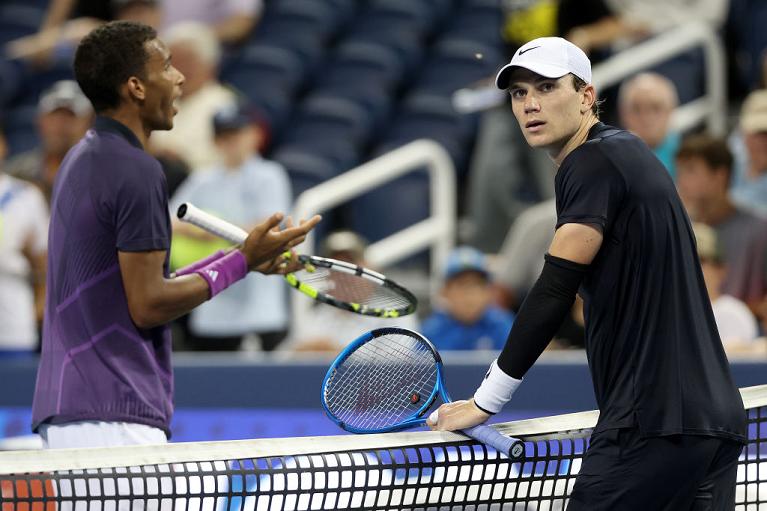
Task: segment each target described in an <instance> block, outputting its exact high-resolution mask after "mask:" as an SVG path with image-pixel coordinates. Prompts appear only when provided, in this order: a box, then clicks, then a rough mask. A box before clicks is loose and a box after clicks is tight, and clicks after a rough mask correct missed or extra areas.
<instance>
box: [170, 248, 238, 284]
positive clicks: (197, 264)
mask: <svg viewBox="0 0 767 511" xmlns="http://www.w3.org/2000/svg"><path fill="white" fill-rule="evenodd" d="M225 255H226V251H225V250H219V251H217V252H214V253H212V254H210V255H209V256H208V257H206V258H204V259H200V260H199V261H195V262H193V263H192V264H190V265H189V266H184V267H183V268H181V269H179V270H176V277H180V276H182V275H189V274H190V273H194V272H196V271H197V270H199V269H200V268H204V267H205V266H207V265H209V264H210V263H212V262H213V261H215V260H216V259H220V258H222V257H224V256H225Z"/></svg>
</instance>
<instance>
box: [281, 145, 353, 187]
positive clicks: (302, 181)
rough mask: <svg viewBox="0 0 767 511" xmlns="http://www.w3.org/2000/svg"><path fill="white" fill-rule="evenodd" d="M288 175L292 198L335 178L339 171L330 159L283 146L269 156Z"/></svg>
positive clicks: (297, 148)
mask: <svg viewBox="0 0 767 511" xmlns="http://www.w3.org/2000/svg"><path fill="white" fill-rule="evenodd" d="M271 159H272V160H275V161H277V162H278V163H280V164H282V165H283V166H284V167H285V168H286V169H287V171H288V174H289V175H290V182H291V185H292V188H293V197H294V198H295V197H298V196H299V195H300V194H301V193H303V192H304V191H305V190H307V189H309V188H311V187H312V186H316V185H318V184H320V183H322V182H323V181H326V180H328V179H330V178H332V177H335V176H337V175H338V174H339V173H340V172H341V169H340V168H339V167H338V166H337V165H336V164H335V163H334V162H333V161H332V160H330V159H327V158H323V157H321V156H318V155H316V154H312V153H310V152H307V151H306V150H304V149H301V148H300V147H295V146H285V147H283V148H281V149H279V150H277V151H275V152H274V153H273V154H272V155H271Z"/></svg>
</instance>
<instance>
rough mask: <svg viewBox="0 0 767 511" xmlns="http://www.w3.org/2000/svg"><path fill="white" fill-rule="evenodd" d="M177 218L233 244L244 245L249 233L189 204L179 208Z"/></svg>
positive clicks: (186, 203)
mask: <svg viewBox="0 0 767 511" xmlns="http://www.w3.org/2000/svg"><path fill="white" fill-rule="evenodd" d="M176 216H178V219H179V220H181V221H183V222H189V223H190V224H192V225H196V226H197V227H200V228H202V229H205V230H206V231H208V232H209V233H211V234H215V235H216V236H218V237H219V238H223V239H225V240H227V241H231V242H232V243H242V242H243V241H245V238H247V237H248V233H247V232H245V231H244V230H242V229H241V228H239V227H237V226H236V225H234V224H230V223H229V222H227V221H226V220H221V219H220V218H218V217H216V216H213V215H211V214H210V213H206V212H205V211H203V210H201V209H198V208H196V207H195V206H194V205H192V204H191V203H189V202H185V203H183V204H182V205H180V206H179V207H178V211H177V212H176Z"/></svg>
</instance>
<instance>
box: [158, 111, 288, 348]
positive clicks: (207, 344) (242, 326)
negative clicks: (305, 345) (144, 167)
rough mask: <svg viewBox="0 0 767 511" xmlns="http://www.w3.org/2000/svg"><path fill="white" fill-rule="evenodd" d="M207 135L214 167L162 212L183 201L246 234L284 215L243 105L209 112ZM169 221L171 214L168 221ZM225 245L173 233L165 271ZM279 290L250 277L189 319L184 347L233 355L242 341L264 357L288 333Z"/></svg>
mask: <svg viewBox="0 0 767 511" xmlns="http://www.w3.org/2000/svg"><path fill="white" fill-rule="evenodd" d="M211 129H212V131H213V140H214V143H215V146H216V149H217V152H218V154H219V156H220V161H219V162H218V163H217V164H215V165H212V166H210V167H208V168H203V169H201V170H203V171H202V172H194V173H192V174H190V175H189V177H188V178H187V179H186V180H185V181H184V182H183V183H182V184H181V186H180V187H179V188H178V190H177V191H176V193H175V194H174V195H173V197H172V199H171V202H170V208H171V211H172V212H173V211H176V209H177V208H178V206H179V205H180V204H182V203H184V202H191V203H193V204H194V205H196V206H197V207H199V208H202V209H204V210H206V211H208V212H210V213H213V214H216V215H218V216H220V217H221V218H224V219H226V220H227V221H229V222H232V223H234V224H237V225H240V226H242V227H244V228H246V229H247V230H250V229H251V228H252V227H253V226H254V225H256V224H258V223H259V222H261V221H262V220H263V219H265V218H268V217H269V215H270V214H271V212H272V211H290V210H291V209H292V202H293V196H292V192H291V187H290V179H289V177H288V174H287V171H286V170H285V168H284V167H282V165H280V164H278V163H276V162H274V161H270V160H266V159H264V158H262V157H261V156H260V154H259V150H260V149H261V148H262V147H263V145H264V142H265V140H266V137H267V127H266V125H265V124H264V123H263V122H262V121H261V120H260V118H259V117H258V116H257V115H256V113H255V111H253V110H252V109H251V108H249V107H248V105H246V104H242V103H238V104H234V105H231V106H228V107H225V108H223V109H221V110H219V111H217V112H216V113H215V114H214V116H213V121H212V126H211ZM173 216H175V215H173ZM227 245H228V244H227V243H226V242H222V241H221V240H220V239H218V238H215V237H213V236H212V235H210V234H208V233H206V232H204V231H202V230H201V229H199V228H197V227H194V226H191V225H189V224H186V223H183V222H178V221H176V222H175V223H174V226H173V241H172V247H171V266H172V267H174V268H179V267H183V266H186V265H187V264H189V263H191V262H193V261H196V260H198V259H200V258H202V257H205V256H208V255H210V254H212V253H213V252H215V251H216V250H218V249H221V248H223V247H226V246H227ZM286 292H287V287H286V286H285V284H284V283H283V282H281V281H280V279H275V278H269V277H267V276H265V275H256V274H254V273H251V274H250V275H248V276H247V277H246V278H245V279H243V280H242V281H240V282H238V283H236V284H234V285H233V286H231V287H230V288H228V289H227V290H226V291H224V292H222V293H221V295H220V296H219V297H218V298H217V300H211V301H209V302H206V303H204V304H202V305H200V306H199V307H197V308H196V309H194V310H193V311H192V312H191V313H190V315H189V321H188V328H189V331H188V336H187V339H186V346H185V347H186V348H188V349H192V350H205V351H207V350H237V349H239V348H240V347H241V346H242V340H243V338H244V337H245V336H246V335H248V334H256V335H258V336H259V337H260V340H261V347H262V348H263V349H264V350H266V351H271V350H272V349H274V347H275V346H277V344H278V343H279V342H280V341H281V340H282V339H283V337H284V336H285V334H286V332H287V327H288V308H287V295H286Z"/></svg>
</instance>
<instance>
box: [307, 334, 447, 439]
mask: <svg viewBox="0 0 767 511" xmlns="http://www.w3.org/2000/svg"><path fill="white" fill-rule="evenodd" d="M443 387H444V381H443V375H442V360H441V359H440V356H439V353H438V352H437V350H436V349H435V347H434V345H432V344H431V342H429V341H428V340H427V339H426V338H425V337H423V336H422V335H421V334H419V333H417V332H413V331H412V330H408V329H406V328H397V327H390V328H378V329H375V330H372V331H370V332H367V333H365V334H363V335H361V336H360V337H358V338H357V339H355V340H354V341H353V342H352V343H351V344H349V346H347V347H346V348H345V349H344V350H343V351H342V352H341V353H340V354H339V355H338V357H336V359H335V360H334V361H333V363H332V364H331V365H330V367H329V368H328V371H327V374H326V375H325V378H324V380H323V381H322V406H323V408H324V409H325V413H326V414H327V415H328V417H329V418H330V419H331V420H332V421H333V422H335V423H336V424H338V425H339V426H340V427H341V428H343V429H345V430H346V431H350V432H352V433H383V432H386V431H396V430H398V429H403V428H406V427H411V426H415V425H418V424H423V423H425V422H426V419H425V418H424V417H423V415H424V414H425V413H426V411H427V410H428V409H429V408H430V407H431V405H432V404H433V403H434V401H435V400H436V398H437V395H439V394H441V393H442V389H443Z"/></svg>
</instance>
